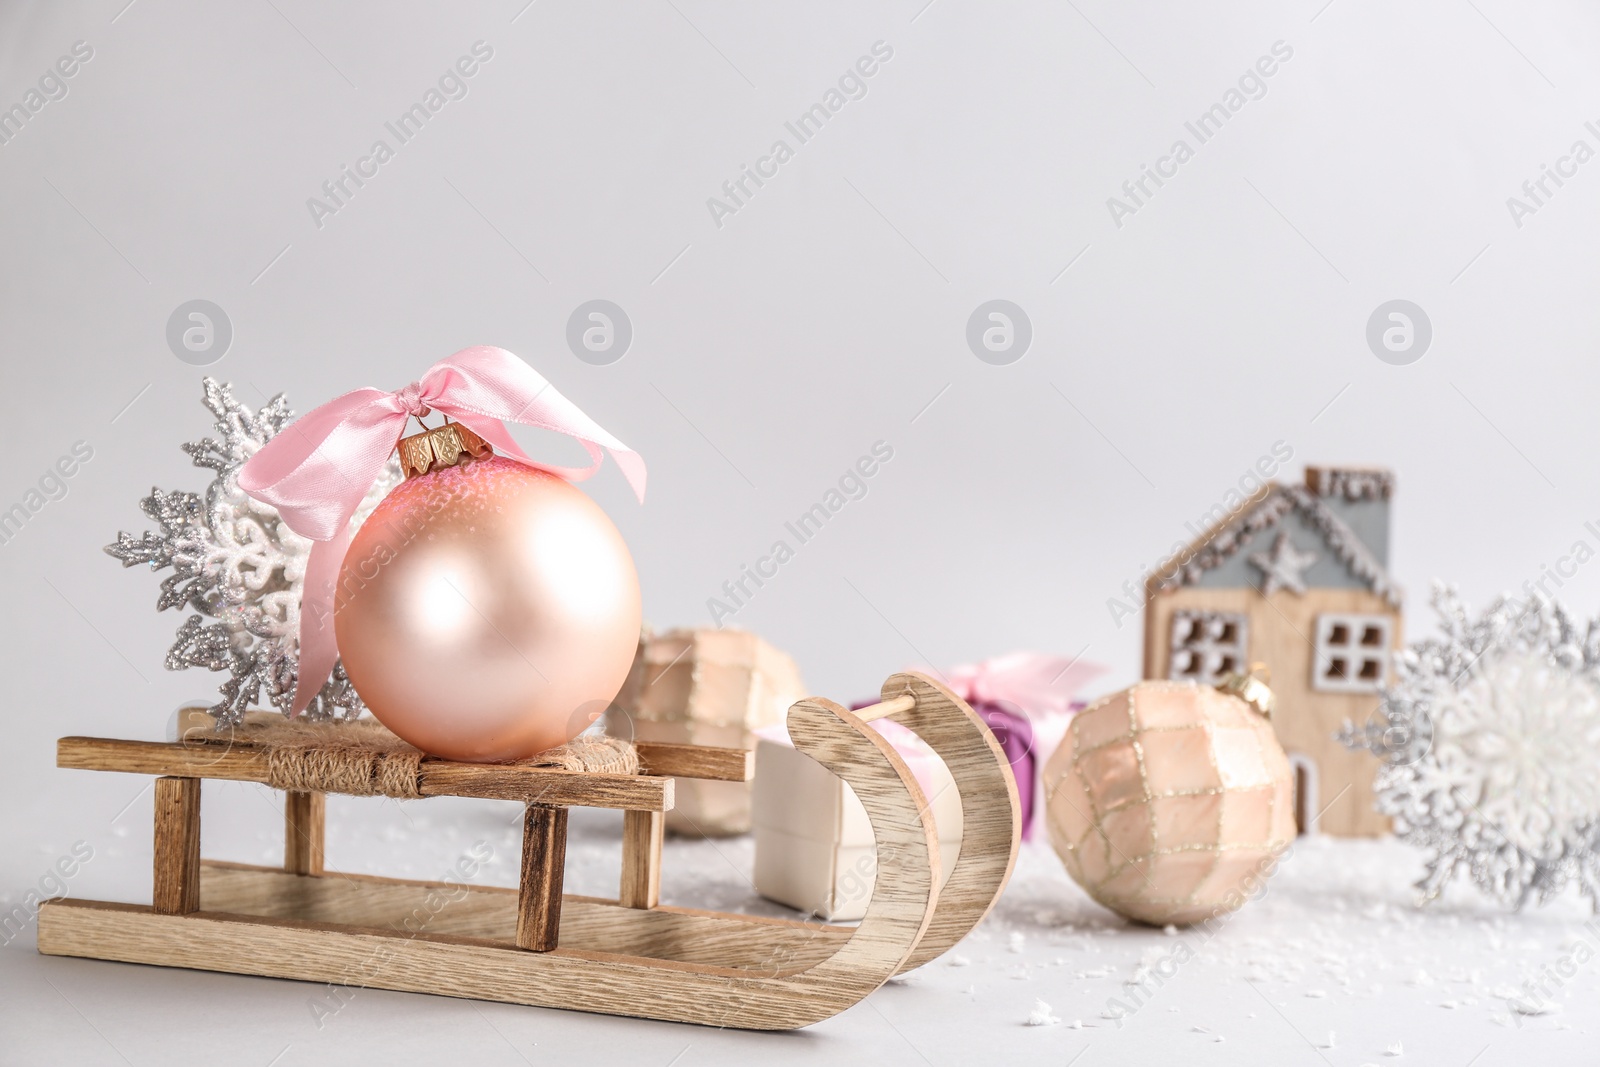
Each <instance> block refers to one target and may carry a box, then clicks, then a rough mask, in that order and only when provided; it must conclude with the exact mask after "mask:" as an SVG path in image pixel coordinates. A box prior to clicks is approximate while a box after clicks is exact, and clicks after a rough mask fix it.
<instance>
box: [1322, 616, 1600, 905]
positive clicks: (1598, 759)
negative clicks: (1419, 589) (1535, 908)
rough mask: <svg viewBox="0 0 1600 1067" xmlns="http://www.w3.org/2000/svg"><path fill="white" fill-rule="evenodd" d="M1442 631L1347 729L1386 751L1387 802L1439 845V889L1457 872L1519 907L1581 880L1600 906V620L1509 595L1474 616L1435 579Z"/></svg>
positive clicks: (1435, 854)
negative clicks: (1365, 717)
mask: <svg viewBox="0 0 1600 1067" xmlns="http://www.w3.org/2000/svg"><path fill="white" fill-rule="evenodd" d="M1432 599H1433V606H1434V608H1435V610H1436V611H1437V612H1438V613H1439V617H1440V629H1441V630H1442V631H1443V636H1442V637H1440V638H1436V639H1431V640H1427V641H1423V642H1420V643H1418V644H1415V645H1412V646H1411V647H1410V648H1408V649H1406V650H1405V651H1404V652H1402V653H1400V655H1399V656H1398V657H1397V658H1396V681H1395V684H1394V685H1392V686H1390V687H1387V688H1386V689H1385V690H1384V703H1383V705H1382V707H1380V709H1379V711H1378V713H1377V715H1376V716H1375V717H1374V719H1373V721H1371V722H1369V723H1368V724H1367V725H1366V727H1365V728H1364V729H1361V730H1357V729H1355V728H1354V727H1353V726H1352V725H1351V724H1349V723H1346V725H1345V729H1344V732H1343V733H1342V734H1341V735H1340V739H1341V740H1342V741H1344V742H1345V744H1347V745H1349V746H1350V747H1352V748H1364V749H1367V750H1369V751H1371V752H1373V753H1375V754H1376V755H1378V756H1380V757H1381V758H1382V759H1383V761H1384V762H1383V766H1382V767H1381V768H1380V769H1379V771H1378V775H1377V780H1376V784H1375V788H1376V790H1377V794H1378V804H1377V807H1378V810H1379V811H1381V812H1383V813H1384V814H1386V815H1390V816H1393V817H1394V820H1395V832H1396V833H1397V834H1398V836H1399V837H1400V839H1401V840H1403V841H1406V842H1407V843H1409V844H1413V845H1416V846H1418V847H1420V848H1424V849H1427V850H1429V851H1430V852H1431V855H1430V856H1429V858H1428V866H1427V874H1426V875H1425V876H1424V877H1423V878H1422V880H1421V881H1419V882H1418V883H1417V889H1418V890H1419V891H1420V894H1421V897H1422V899H1423V900H1424V901H1429V900H1433V899H1435V898H1437V897H1438V896H1439V894H1440V893H1441V892H1442V891H1443V890H1444V887H1445V884H1446V883H1447V882H1449V881H1450V880H1451V878H1453V877H1454V876H1455V875H1456V874H1457V873H1458V872H1460V873H1464V874H1466V875H1467V876H1468V877H1470V878H1471V880H1472V882H1473V883H1474V884H1475V885H1476V886H1477V887H1478V888H1479V889H1480V890H1482V891H1483V892H1484V893H1486V894H1488V895H1489V896H1491V897H1493V898H1495V899H1496V900H1498V901H1500V902H1501V903H1503V904H1506V905H1509V906H1511V907H1513V908H1518V909H1520V908H1521V907H1522V906H1523V905H1524V904H1526V903H1527V902H1528V900H1529V899H1530V898H1537V900H1538V902H1539V903H1541V904H1543V903H1544V902H1545V901H1547V900H1548V899H1550V898H1551V897H1553V896H1555V895H1556V894H1558V893H1560V892H1561V891H1562V890H1563V889H1565V888H1566V887H1567V885H1568V884H1569V883H1572V882H1574V881H1575V882H1576V883H1577V884H1578V887H1579V889H1580V890H1581V891H1582V892H1583V893H1584V895H1585V896H1587V897H1588V898H1589V900H1590V903H1591V904H1592V905H1593V906H1594V907H1595V909H1596V910H1597V911H1600V620H1595V621H1591V622H1589V623H1587V624H1586V625H1583V626H1579V625H1578V624H1577V623H1575V622H1574V621H1573V619H1572V617H1571V616H1570V615H1568V614H1567V612H1566V611H1565V610H1564V609H1563V608H1562V607H1561V606H1560V605H1559V604H1555V603H1553V602H1551V601H1548V600H1544V599H1540V598H1534V599H1531V600H1527V601H1517V600H1510V599H1507V598H1504V597H1502V598H1501V599H1499V600H1497V601H1495V603H1494V604H1492V605H1491V606H1490V607H1489V609H1488V610H1487V611H1486V612H1484V614H1483V615H1482V616H1481V617H1479V618H1477V619H1472V618H1470V617H1469V616H1468V613H1467V610H1466V608H1465V606H1464V605H1463V604H1462V602H1461V600H1460V599H1459V598H1458V597H1457V595H1456V593H1455V591H1454V590H1453V589H1450V588H1447V587H1445V586H1442V585H1436V586H1435V587H1434V591H1433V598H1432Z"/></svg>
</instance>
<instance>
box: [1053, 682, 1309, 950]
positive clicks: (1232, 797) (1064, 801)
mask: <svg viewBox="0 0 1600 1067" xmlns="http://www.w3.org/2000/svg"><path fill="white" fill-rule="evenodd" d="M1246 682H1251V683H1253V684H1245V683H1246ZM1230 688H1231V689H1232V690H1233V691H1232V692H1228V691H1224V690H1223V689H1220V688H1219V689H1213V688H1210V687H1207V686H1199V685H1196V684H1195V683H1193V682H1164V681H1159V682H1141V683H1139V684H1138V685H1135V686H1133V687H1132V688H1129V689H1124V690H1123V691H1122V692H1120V693H1115V694H1113V695H1111V696H1108V697H1105V698H1103V699H1101V700H1099V701H1097V702H1096V703H1094V704H1092V705H1090V706H1089V707H1088V708H1085V709H1084V710H1083V711H1081V712H1079V713H1078V714H1077V715H1076V716H1075V717H1074V718H1073V720H1072V726H1071V728H1070V729H1069V731H1068V733H1067V737H1066V739H1065V741H1063V743H1062V744H1061V747H1060V748H1058V749H1057V750H1056V752H1055V755H1053V756H1052V757H1051V758H1050V761H1049V762H1048V763H1047V764H1046V765H1045V770H1044V778H1045V789H1046V794H1045V795H1046V798H1047V800H1046V804H1045V821H1046V824H1047V825H1048V827H1049V831H1050V841H1051V844H1053V845H1054V846H1055V849H1056V853H1057V854H1058V855H1059V856H1060V857H1061V861H1062V863H1064V864H1065V865H1066V868H1067V873H1068V874H1070V875H1071V876H1072V879H1073V881H1075V882H1077V883H1078V884H1079V885H1081V886H1083V888H1084V889H1085V890H1087V891H1088V893H1089V895H1090V896H1091V897H1093V898H1094V899H1095V900H1096V901H1098V902H1100V903H1101V904H1103V905H1105V906H1106V907H1108V908H1110V909H1111V910H1112V911H1115V912H1117V913H1118V914H1119V915H1123V916H1126V917H1127V918H1129V919H1135V920H1138V921H1140V922H1146V923H1152V924H1156V925H1164V924H1167V923H1175V924H1177V923H1193V922H1199V921H1201V920H1203V919H1206V918H1209V917H1212V916H1216V915H1221V914H1224V913H1227V912H1230V911H1233V910H1234V909H1235V908H1237V907H1239V906H1240V905H1241V904H1243V903H1244V902H1245V901H1246V900H1248V899H1250V897H1251V896H1253V895H1254V894H1255V893H1256V892H1258V891H1259V890H1260V887H1261V885H1262V884H1263V883H1264V882H1265V880H1266V878H1267V877H1268V875H1270V874H1271V873H1272V870H1273V869H1274V867H1275V866H1276V863H1277V857H1278V854H1279V853H1280V852H1282V850H1283V849H1284V848H1285V847H1287V846H1288V845H1289V843H1290V842H1291V841H1292V840H1293V838H1294V836H1295V821H1294V775H1293V772H1292V771H1291V769H1290V767H1289V760H1288V757H1287V756H1285V755H1284V752H1283V747H1282V746H1281V745H1279V743H1278V739H1277V737H1276V736H1275V735H1274V734H1273V732H1272V724H1271V722H1270V721H1269V720H1268V719H1267V716H1266V715H1265V714H1264V707H1270V702H1269V698H1270V693H1266V692H1265V685H1264V684H1263V683H1261V682H1260V681H1259V680H1252V679H1242V680H1240V679H1234V680H1231V684H1230ZM1241 691H1243V692H1244V693H1245V696H1244V697H1241V696H1240V695H1235V694H1236V693H1239V692H1241ZM1247 701H1248V702H1247Z"/></svg>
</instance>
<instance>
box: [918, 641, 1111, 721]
mask: <svg viewBox="0 0 1600 1067" xmlns="http://www.w3.org/2000/svg"><path fill="white" fill-rule="evenodd" d="M1105 672H1106V669H1105V668H1104V667H1102V666H1100V665H1099V664H1096V663H1084V662H1082V661H1080V660H1077V659H1067V658H1066V657H1065V656H1050V655H1046V654H1044V653H1042V652H1008V653H1006V654H1005V655H1003V656H995V657H994V658H993V659H986V660H984V661H983V662H982V663H963V664H962V665H961V666H959V667H952V668H951V669H950V670H949V671H948V672H946V675H945V677H946V682H945V684H946V685H948V686H949V687H950V688H951V689H953V690H954V691H955V693H956V695H957V696H959V697H960V698H961V699H963V700H965V701H966V702H967V703H968V704H1010V705H1012V706H1013V707H1017V708H1021V709H1022V710H1023V711H1025V712H1028V713H1031V714H1034V715H1065V714H1067V712H1069V711H1070V710H1071V709H1072V698H1073V697H1074V696H1075V695H1076V694H1077V693H1078V692H1079V691H1080V690H1081V689H1083V687H1084V686H1086V685H1088V684H1089V683H1090V682H1092V681H1093V680H1094V679H1095V678H1098V677H1099V676H1100V675H1102V674H1104V673H1105Z"/></svg>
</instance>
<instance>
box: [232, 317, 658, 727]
mask: <svg viewBox="0 0 1600 1067" xmlns="http://www.w3.org/2000/svg"><path fill="white" fill-rule="evenodd" d="M433 411H437V412H439V413H440V414H442V415H445V416H447V417H449V418H451V419H454V420H455V421H456V422H459V423H461V424H462V425H463V426H465V427H466V428H467V429H469V430H471V431H472V432H473V433H475V434H477V435H478V436H479V437H481V438H483V439H484V440H485V441H487V442H489V444H490V445H492V446H494V450H495V451H496V452H497V453H499V454H500V455H502V456H506V457H507V458H509V459H514V460H516V461H517V462H519V463H525V464H527V465H528V466H530V467H533V468H535V469H537V470H542V471H548V472H549V473H551V474H554V475H557V476H558V477H561V478H565V479H566V480H567V481H570V482H581V481H583V480H584V479H585V478H588V477H589V476H590V475H592V474H594V472H595V471H597V470H598V469H599V468H600V464H601V463H602V462H603V460H604V455H603V452H609V453H610V454H611V458H612V459H614V460H616V461H617V466H619V467H621V468H622V473H623V476H624V477H626V478H627V479H628V484H629V485H630V486H632V487H633V491H634V493H635V494H636V495H637V496H638V498H639V502H640V503H643V502H644V484H645V468H644V460H643V459H641V458H640V457H639V454H638V453H637V452H635V451H633V450H632V449H631V448H629V447H627V446H626V445H624V444H623V443H622V442H621V441H619V440H617V439H616V438H615V437H613V436H611V434H609V433H607V432H606V431H605V430H604V429H602V428H601V427H600V425H599V424H598V423H596V422H595V421H594V420H593V419H591V418H590V417H589V416H587V415H585V414H584V413H583V411H582V410H580V409H579V408H578V406H577V405H576V404H574V403H573V402H572V401H570V400H568V399H567V398H566V397H564V396H562V395H561V394H560V393H559V392H557V391H556V390H555V387H554V386H552V385H551V384H550V383H549V382H547V381H545V379H544V377H543V376H542V375H541V374H539V373H538V372H537V371H535V370H534V369H533V368H532V367H530V366H528V365H527V364H526V363H524V362H523V361H522V360H520V359H518V358H517V357H516V356H514V355H512V354H511V353H510V352H507V351H506V350H505V349H503V348H492V347H490V346H488V345H478V346H476V347H473V348H466V349H462V350H461V351H460V352H457V353H456V354H455V355H453V356H450V357H448V358H446V359H441V360H440V361H439V362H437V363H435V364H434V365H433V366H432V367H430V368H428V372H427V373H426V374H424V375H423V376H422V377H421V378H419V379H417V380H416V381H414V382H412V383H411V384H410V385H408V386H406V387H405V388H404V389H401V390H399V391H398V392H393V393H390V392H385V391H384V390H382V389H371V388H368V389H357V390H355V391H354V392H349V393H346V394H344V395H343V396H341V397H337V398H335V399H333V400H330V401H328V402H327V403H326V404H323V405H322V406H321V407H319V408H316V409H315V410H313V411H310V412H308V413H306V414H305V415H304V416H302V417H301V418H299V419H296V420H295V421H294V423H293V424H292V425H290V426H288V427H286V428H285V429H284V430H283V431H282V432H281V433H279V434H278V435H277V436H275V437H274V438H273V439H272V440H270V441H268V442H267V443H266V445H265V446H263V447H262V449H261V451H259V452H257V453H256V454H255V455H254V456H251V457H250V460H249V461H248V462H247V463H245V465H244V466H243V467H241V468H240V469H239V488H240V489H243V490H244V491H245V492H246V493H249V494H250V495H251V496H252V497H254V498H255V499H257V500H259V501H261V502H262V503H264V504H270V505H272V506H273V507H275V508H277V509H278V513H279V514H280V515H281V516H282V517H283V521H284V523H285V524H287V525H288V527H289V528H290V529H291V530H293V531H294V532H295V533H297V534H300V535H301V536H302V537H307V538H310V539H311V540H312V541H313V542H314V544H313V545H312V546H311V556H310V558H309V559H308V560H307V562H306V574H305V581H304V585H303V587H302V590H301V594H300V670H299V675H298V677H297V679H296V682H295V693H294V705H293V708H292V710H291V715H298V714H300V712H302V711H304V710H305V709H306V706H307V705H308V704H310V703H311V698H312V697H313V696H314V695H316V693H318V692H319V691H320V690H321V689H322V684H323V682H325V681H326V680H327V678H328V676H329V675H330V674H332V673H333V667H334V664H335V663H337V662H338V659H339V650H338V646H337V643H336V641H335V638H334V631H333V618H332V615H333V611H332V608H333V603H334V592H335V585H336V583H337V582H338V578H339V565H340V564H341V563H343V562H344V554H345V550H346V549H347V548H348V547H349V545H350V538H351V536H352V534H353V532H354V531H352V530H351V528H350V519H351V517H352V516H353V515H355V513H356V509H357V508H359V507H360V506H361V501H362V499H363V498H364V497H365V496H366V495H367V493H368V491H370V490H371V489H372V486H373V484H374V483H376V482H377V480H378V478H379V476H380V475H381V474H382V473H383V468H384V465H385V464H386V463H388V462H389V456H390V455H391V454H392V453H393V452H394V450H395V446H396V445H397V444H398V443H399V441H400V438H401V437H402V436H404V434H405V428H406V421H407V420H408V419H410V418H411V417H412V416H415V417H417V418H418V419H421V418H422V417H423V416H425V415H427V414H429V413H430V412H433ZM507 422H516V423H521V424H522V425H524V426H536V427H539V428H541V429H545V430H554V431H556V432H557V433H562V434H566V435H567V436H568V437H571V438H574V439H575V440H577V442H578V443H579V444H581V445H583V447H584V450H585V451H586V452H588V453H589V458H590V460H592V462H591V463H590V464H589V466H587V467H557V466H551V465H549V464H545V463H536V462H534V461H533V460H532V459H530V458H528V456H527V454H526V453H524V452H523V451H522V449H521V448H520V447H518V445H517V443H516V442H515V441H513V440H512V439H511V433H510V431H509V430H507V429H506V423H507ZM602 450H603V451H602Z"/></svg>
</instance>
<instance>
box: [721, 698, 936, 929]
mask: <svg viewBox="0 0 1600 1067" xmlns="http://www.w3.org/2000/svg"><path fill="white" fill-rule="evenodd" d="M871 727H872V729H875V730H877V731H878V732H879V733H881V734H882V735H883V736H884V737H885V738H886V739H887V740H888V741H889V743H890V744H892V745H893V746H894V748H895V751H896V752H898V753H899V754H900V757H901V758H902V759H904V760H905V762H906V766H907V767H909V768H910V770H911V772H912V774H913V775H914V776H915V777H916V779H917V784H918V785H920V786H921V787H922V792H923V795H924V796H925V797H926V798H927V800H928V809H929V811H930V812H931V813H932V815H933V821H934V824H935V826H936V827H937V829H938V838H939V861H940V878H939V881H940V884H941V885H943V884H944V881H945V879H947V878H949V877H950V871H951V870H952V869H953V868H954V867H955V862H956V854H957V852H958V851H959V850H960V848H961V797H960V794H958V793H957V791H956V788H955V782H954V781H953V780H952V778H951V777H950V771H949V770H948V769H947V768H946V767H945V764H944V761H943V760H941V759H940V758H939V757H938V756H937V755H935V754H934V751H933V749H931V748H929V747H928V746H927V744H926V743H924V742H923V741H922V739H921V738H919V737H917V735H916V734H914V733H912V732H911V731H910V730H908V729H906V728H905V727H904V726H901V725H900V724H899V723H896V722H891V721H889V720H880V721H878V722H875V723H872V724H871ZM757 734H758V738H759V740H758V741H757V744H756V775H755V798H754V805H753V810H752V812H751V821H752V822H753V823H754V830H755V846H756V858H755V887H756V892H758V893H760V894H761V895H762V896H764V897H766V898H767V899H769V900H775V901H777V902H778V903H780V904H787V905H788V906H789V907H791V908H796V909H798V910H800V911H803V912H808V913H810V914H813V915H818V916H820V917H821V918H823V919H824V920H827V921H830V922H841V921H854V920H856V919H860V918H861V917H862V916H863V915H865V914H866V911H867V903H868V902H869V901H870V900H871V899H872V887H873V884H874V882H875V880H876V879H875V876H876V870H877V862H876V857H877V854H876V850H875V849H874V847H873V836H872V824H871V823H870V822H869V821H868V819H867V811H866V809H865V808H864V807H862V806H861V801H860V800H858V799H857V798H856V794H855V790H853V789H851V788H850V787H849V786H848V785H846V784H845V782H844V781H843V780H842V779H840V778H838V777H836V776H835V775H834V774H833V773H831V772H830V771H828V770H826V769H825V768H824V767H823V766H822V764H820V763H818V762H817V761H816V760H814V759H812V758H811V757H810V756H807V755H805V754H804V753H802V752H799V751H797V750H796V749H795V748H794V746H793V744H791V743H790V741H789V734H788V731H787V730H786V729H785V728H784V727H782V726H776V727H772V728H769V729H764V730H759V731H757Z"/></svg>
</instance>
